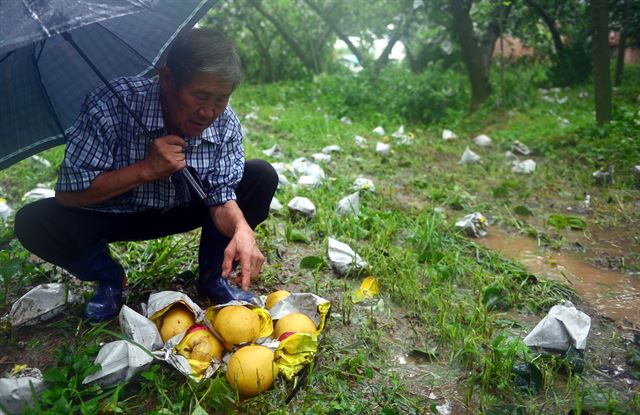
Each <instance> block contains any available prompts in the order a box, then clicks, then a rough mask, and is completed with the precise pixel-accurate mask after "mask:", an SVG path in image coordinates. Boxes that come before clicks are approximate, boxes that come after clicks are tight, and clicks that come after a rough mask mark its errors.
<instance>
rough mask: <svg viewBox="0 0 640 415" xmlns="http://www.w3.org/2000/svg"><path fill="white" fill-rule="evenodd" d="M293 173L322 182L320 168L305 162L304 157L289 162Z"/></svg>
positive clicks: (322, 174) (322, 171) (322, 173)
mask: <svg viewBox="0 0 640 415" xmlns="http://www.w3.org/2000/svg"><path fill="white" fill-rule="evenodd" d="M291 167H292V169H293V172H294V173H295V174H296V175H298V176H312V177H317V178H318V179H320V180H324V178H325V174H324V170H322V167H320V166H319V165H318V164H316V163H313V162H311V161H309V160H307V159H306V158H304V157H299V158H297V159H295V160H293V161H292V162H291Z"/></svg>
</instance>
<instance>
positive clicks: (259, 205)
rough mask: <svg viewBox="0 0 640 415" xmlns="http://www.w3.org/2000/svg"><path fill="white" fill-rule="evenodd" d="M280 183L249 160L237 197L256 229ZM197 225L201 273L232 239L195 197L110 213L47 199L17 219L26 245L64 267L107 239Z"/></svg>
mask: <svg viewBox="0 0 640 415" xmlns="http://www.w3.org/2000/svg"><path fill="white" fill-rule="evenodd" d="M277 186H278V175H277V174H276V172H275V170H274V169H273V167H272V166H271V165H270V164H269V163H268V162H266V161H264V160H257V159H256V160H248V161H247V162H246V163H245V170H244V175H243V177H242V180H241V181H240V184H239V185H238V188H237V189H236V196H237V203H238V205H239V207H240V209H241V210H242V212H243V214H244V217H245V219H246V220H247V222H248V223H249V225H250V226H251V227H252V228H255V227H256V226H258V224H260V223H261V222H262V221H264V220H265V219H266V218H267V215H268V214H269V204H270V202H271V199H272V198H273V195H274V193H275V191H276V188H277ZM197 228H202V233H201V239H200V248H199V260H200V268H201V271H202V267H203V265H205V266H207V267H209V268H210V267H211V266H218V267H219V266H221V262H220V261H218V260H217V259H216V260H215V261H213V262H212V258H221V256H222V255H223V252H224V249H225V248H226V246H227V244H228V243H229V238H227V237H226V236H224V235H222V234H221V233H220V232H219V231H218V230H217V229H216V227H215V226H214V225H213V221H212V219H211V215H210V212H209V208H208V207H207V206H206V205H205V204H204V203H202V202H201V201H197V200H195V201H192V202H190V203H189V204H185V205H182V206H178V207H175V208H173V209H169V210H166V211H163V210H147V211H143V212H135V213H107V212H97V211H91V210H87V209H80V208H69V207H64V206H61V205H59V204H58V203H57V202H56V201H55V199H54V198H49V199H43V200H39V201H36V202H34V203H31V204H28V205H26V206H24V207H23V208H22V209H20V210H19V211H18V212H17V213H16V217H15V235H16V237H17V238H18V239H19V240H20V242H21V243H22V245H23V246H24V247H25V248H26V249H28V250H29V251H31V252H32V253H34V254H35V255H37V256H39V257H40V258H42V259H44V260H46V261H48V262H51V263H53V264H56V265H58V266H61V267H63V268H66V267H67V266H68V265H70V264H72V263H76V262H77V261H78V260H81V259H82V258H84V257H85V256H87V255H88V254H90V253H91V252H92V251H93V250H95V249H96V247H99V246H101V245H104V244H105V243H110V242H116V241H140V240H149V239H155V238H159V237H163V236H167V235H173V234H176V233H182V232H187V231H190V230H193V229H197ZM79 277H80V278H83V276H79ZM83 279H91V278H90V276H86V278H83Z"/></svg>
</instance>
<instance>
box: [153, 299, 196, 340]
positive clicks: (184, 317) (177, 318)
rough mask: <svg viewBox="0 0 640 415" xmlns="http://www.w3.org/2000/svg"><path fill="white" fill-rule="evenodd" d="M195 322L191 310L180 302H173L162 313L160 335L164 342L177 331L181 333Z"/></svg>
mask: <svg viewBox="0 0 640 415" xmlns="http://www.w3.org/2000/svg"><path fill="white" fill-rule="evenodd" d="M194 323H195V317H194V315H193V312H192V311H191V310H190V309H189V307H187V306H186V305H184V304H182V303H175V304H174V305H172V306H171V308H170V309H169V310H168V311H167V312H166V313H164V314H163V315H162V325H161V326H160V337H162V341H163V342H166V341H167V340H169V339H170V338H172V337H173V336H175V335H176V334H178V333H182V332H183V331H185V330H187V329H188V328H189V327H191V326H192V325H193V324H194Z"/></svg>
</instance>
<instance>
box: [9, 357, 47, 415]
mask: <svg viewBox="0 0 640 415" xmlns="http://www.w3.org/2000/svg"><path fill="white" fill-rule="evenodd" d="M31 385H33V389H34V390H35V392H36V395H40V394H41V393H42V391H44V390H45V389H46V387H45V383H44V380H43V377H42V373H41V372H40V369H37V368H22V369H19V370H14V371H13V372H12V373H11V374H10V375H9V377H8V378H0V404H2V406H3V407H4V408H5V409H6V410H7V411H9V412H8V413H9V414H21V413H23V410H24V408H25V405H27V406H29V407H31V408H33V404H34V400H33V398H34V396H33V394H32V392H31ZM0 414H4V412H3V411H2V409H0Z"/></svg>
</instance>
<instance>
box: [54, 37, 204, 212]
mask: <svg viewBox="0 0 640 415" xmlns="http://www.w3.org/2000/svg"><path fill="white" fill-rule="evenodd" d="M62 37H63V38H64V40H66V41H67V42H69V44H70V45H71V46H73V48H74V49H75V50H76V52H78V54H79V55H80V56H81V57H82V59H84V61H85V62H86V63H87V65H89V67H91V69H92V70H93V71H94V72H95V74H96V75H98V78H100V80H101V81H102V82H103V83H104V84H105V85H106V87H107V88H109V90H110V91H111V92H112V93H113V94H114V95H115V96H116V98H117V99H118V101H120V103H121V104H122V105H123V106H124V107H125V109H126V110H127V112H128V113H129V115H131V117H133V119H134V120H135V122H136V123H137V124H138V126H140V128H142V130H143V131H144V133H145V135H146V136H147V137H148V138H149V139H150V140H153V136H152V135H151V132H150V131H149V129H148V128H147V126H146V125H144V123H143V122H142V120H141V119H140V117H138V114H136V113H134V112H133V110H132V109H131V108H129V106H128V105H127V103H126V102H124V99H122V97H121V96H120V95H118V93H117V92H116V91H115V90H114V88H113V86H111V84H110V83H109V81H108V80H107V79H106V78H105V77H104V75H102V73H101V72H100V70H99V69H98V68H97V67H96V66H95V65H94V64H93V62H92V61H91V59H89V57H88V56H87V55H86V54H85V53H84V52H83V51H82V49H80V47H79V46H78V45H77V44H76V42H75V41H74V40H73V38H72V37H71V35H70V34H69V33H67V32H65V33H62ZM177 173H180V174H182V176H183V177H184V179H185V180H186V181H187V183H188V184H189V186H191V189H193V190H194V191H195V192H196V194H197V195H198V197H199V198H200V200H204V199H205V198H206V197H207V194H206V193H205V192H204V190H202V187H200V184H198V182H197V181H196V179H195V178H194V177H193V176H192V175H191V172H190V171H189V170H188V169H183V170H181V171H179V172H177Z"/></svg>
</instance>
